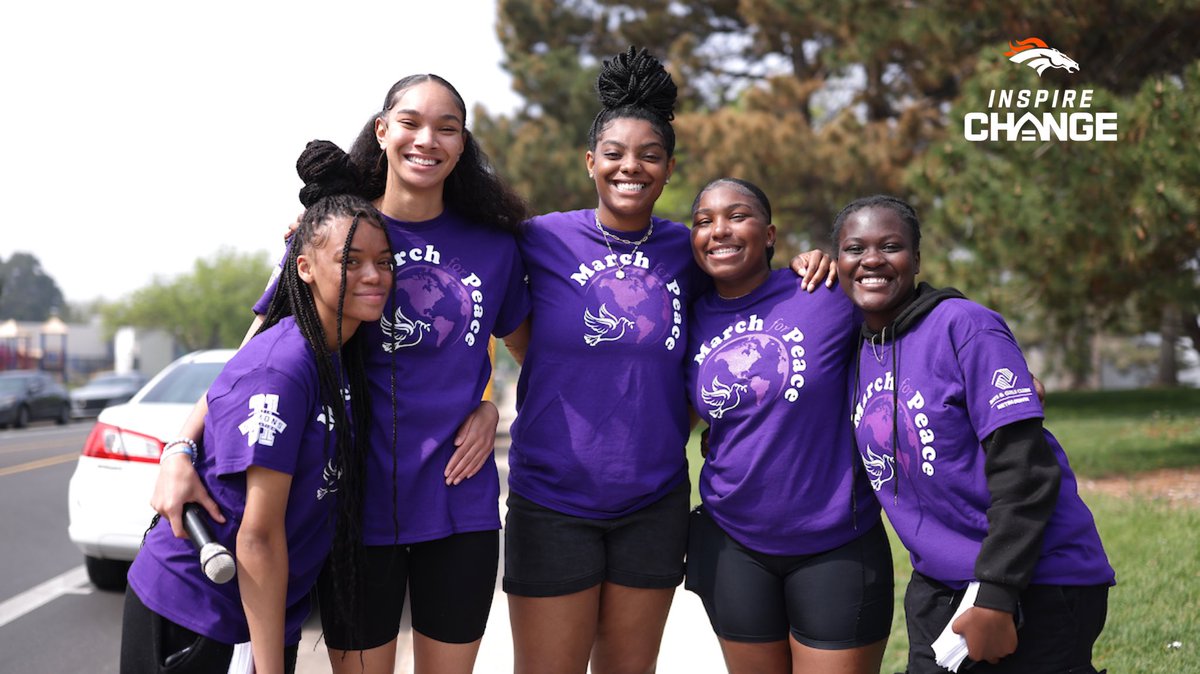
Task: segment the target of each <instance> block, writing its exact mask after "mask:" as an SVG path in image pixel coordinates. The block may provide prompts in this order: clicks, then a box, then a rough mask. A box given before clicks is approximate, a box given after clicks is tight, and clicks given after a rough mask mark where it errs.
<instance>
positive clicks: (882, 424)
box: [862, 391, 918, 469]
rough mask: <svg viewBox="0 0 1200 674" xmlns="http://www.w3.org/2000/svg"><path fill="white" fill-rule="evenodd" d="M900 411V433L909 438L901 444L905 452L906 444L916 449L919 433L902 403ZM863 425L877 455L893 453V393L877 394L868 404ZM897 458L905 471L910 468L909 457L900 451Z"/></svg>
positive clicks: (864, 412)
mask: <svg viewBox="0 0 1200 674" xmlns="http://www.w3.org/2000/svg"><path fill="white" fill-rule="evenodd" d="M899 409H900V424H899V429H898V430H899V432H901V433H904V434H905V435H906V437H907V442H906V443H903V444H901V446H900V449H901V450H903V449H904V446H905V444H907V445H908V446H909V447H916V446H918V445H917V433H916V429H914V428H913V424H912V422H911V421H910V420H909V419H908V411H907V410H906V409H905V408H904V404H903V403H901V404H900V406H899ZM862 425H863V426H864V427H865V428H866V429H867V433H868V441H869V443H870V446H871V449H872V450H874V451H875V453H876V454H880V453H883V452H887V453H889V454H890V453H891V451H892V392H891V391H887V392H884V393H876V394H875V396H874V397H873V398H872V399H871V400H870V401H868V402H867V406H866V409H865V410H864V411H863V420H862ZM897 457H898V459H899V461H900V463H901V464H903V465H904V467H905V469H907V468H908V461H909V455H908V454H907V453H906V452H904V451H900V452H897Z"/></svg>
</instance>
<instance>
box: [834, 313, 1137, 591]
mask: <svg viewBox="0 0 1200 674" xmlns="http://www.w3.org/2000/svg"><path fill="white" fill-rule="evenodd" d="M1032 382H1033V379H1032V376H1031V375H1030V374H1029V369H1028V367H1027V366H1026V364H1025V359H1024V356H1023V355H1022V354H1021V351H1020V348H1019V347H1018V346H1017V343H1016V340H1015V339H1014V338H1013V336H1012V333H1011V331H1010V330H1009V329H1008V326H1007V325H1006V324H1005V323H1004V320H1003V319H1002V318H1001V317H1000V315H999V314H996V313H995V312H993V311H991V310H989V309H987V308H985V307H982V306H980V305H978V304H975V303H973V302H970V301H968V300H962V299H950V300H945V301H943V302H941V303H940V304H938V305H937V306H936V307H934V308H933V309H932V310H931V311H930V313H929V314H928V315H927V316H925V317H924V318H922V319H920V320H919V322H918V323H917V324H916V325H915V326H913V327H912V328H911V329H910V330H909V331H908V332H907V333H905V334H902V335H901V336H900V338H899V340H898V341H897V342H895V343H894V344H893V343H888V344H886V345H884V346H882V347H881V346H880V345H879V344H877V343H876V344H874V345H872V344H871V343H870V342H869V341H864V343H863V345H862V349H861V352H860V358H859V376H858V381H857V383H856V384H857V385H856V389H855V390H856V392H857V394H856V395H857V397H856V399H855V402H854V404H855V408H854V411H853V421H854V425H855V428H856V438H857V443H858V449H859V452H860V453H861V456H862V461H863V465H864V466H865V467H866V470H867V474H868V476H869V478H870V482H871V486H872V487H873V488H874V490H875V491H876V492H877V495H878V496H879V500H880V503H881V504H882V505H883V509H884V510H885V511H886V512H887V515H888V519H889V520H890V521H891V523H892V525H893V526H894V527H895V530H896V533H897V535H898V536H899V537H900V540H901V541H902V542H903V543H904V546H905V547H906V548H908V550H909V553H910V556H911V558H912V563H913V568H915V569H916V570H918V571H920V572H921V573H923V574H925V575H927V576H930V577H931V578H934V579H936V580H939V581H941V582H943V583H946V584H948V585H951V586H952V587H962V586H964V585H965V584H966V583H967V582H969V581H971V580H973V579H974V566H975V559H976V557H977V556H978V555H979V550H980V545H981V543H982V541H983V538H984V537H985V536H986V535H987V527H988V523H987V509H988V507H989V506H990V503H991V494H990V493H989V491H988V487H987V479H986V476H985V473H984V461H985V456H984V449H983V445H982V441H983V440H984V439H985V438H987V437H988V436H989V435H990V434H991V433H992V432H993V431H994V430H996V429H997V428H1000V427H1001V426H1004V425H1006V424H1010V423H1013V422H1016V421H1021V420H1024V419H1031V418H1042V417H1043V416H1044V415H1043V411H1042V405H1041V403H1040V402H1039V401H1038V398H1037V395H1036V393H1035V392H1034V391H1033V387H1032ZM893 396H898V399H894V398H893ZM893 409H895V410H896V411H897V412H898V415H897V418H896V420H895V425H894V426H893ZM893 428H895V430H896V435H898V437H899V444H898V446H897V447H896V450H895V451H894V452H893V441H892V438H893ZM1045 433H1046V440H1047V441H1048V442H1049V444H1050V447H1051V448H1052V449H1053V451H1054V453H1055V456H1056V458H1057V459H1058V463H1059V466H1060V467H1061V469H1062V485H1061V488H1060V490H1059V496H1058V503H1057V506H1056V508H1055V511H1054V514H1053V515H1052V516H1051V519H1050V522H1049V523H1048V526H1047V529H1046V532H1045V537H1044V539H1043V542H1042V551H1041V557H1040V559H1039V561H1038V563H1037V566H1036V567H1035V569H1034V575H1033V580H1032V582H1034V583H1041V584H1057V585H1093V584H1103V583H1111V582H1113V577H1114V574H1113V570H1112V567H1110V566H1109V564H1108V558H1107V557H1106V555H1105V553H1104V548H1103V546H1102V545H1101V543H1100V537H1099V534H1098V533H1097V531H1096V525H1095V521H1094V520H1093V518H1092V514H1091V512H1090V511H1089V510H1088V508H1087V506H1086V505H1084V503H1083V501H1082V500H1081V499H1080V498H1079V493H1078V489H1077V484H1076V481H1075V474H1074V473H1073V472H1072V471H1071V468H1070V465H1069V464H1068V462H1067V457H1066V454H1065V453H1064V451H1063V448H1062V446H1061V445H1059V443H1058V441H1057V440H1056V439H1055V438H1054V436H1052V435H1051V434H1050V433H1049V431H1046V432H1045Z"/></svg>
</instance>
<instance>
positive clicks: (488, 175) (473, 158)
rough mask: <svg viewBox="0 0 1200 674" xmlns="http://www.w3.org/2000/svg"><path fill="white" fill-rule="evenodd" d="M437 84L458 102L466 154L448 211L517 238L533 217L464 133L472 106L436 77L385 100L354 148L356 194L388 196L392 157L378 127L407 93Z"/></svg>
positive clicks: (405, 83)
mask: <svg viewBox="0 0 1200 674" xmlns="http://www.w3.org/2000/svg"><path fill="white" fill-rule="evenodd" d="M425 82H434V83H436V84H438V85H440V86H442V87H443V88H445V89H446V91H448V92H450V95H451V96H453V97H454V102H455V105H456V106H457V107H458V111H459V112H460V113H461V114H462V122H463V124H464V130H463V140H464V143H463V153H462V156H461V157H459V159H458V163H457V164H456V165H455V166H454V170H452V171H450V175H449V176H448V177H447V178H446V183H445V186H444V187H443V191H442V199H443V200H444V201H445V204H446V206H447V207H448V208H450V209H452V210H453V211H454V212H455V213H458V214H459V215H461V216H463V217H465V218H467V219H468V220H471V221H474V222H480V223H484V224H490V225H493V226H495V227H498V228H499V229H502V230H504V231H507V232H517V231H519V230H520V227H521V223H523V222H524V221H525V219H526V217H528V209H527V206H526V204H525V200H524V199H522V198H521V197H520V196H519V195H518V194H517V193H516V192H515V191H513V189H512V188H511V187H509V186H508V184H507V183H505V182H504V181H503V180H502V179H501V178H500V176H499V175H497V174H496V171H495V169H494V168H493V167H492V163H491V160H489V159H488V156H487V154H486V153H485V152H484V151H483V148H481V147H480V146H479V143H478V142H477V141H476V140H475V136H474V135H472V134H471V132H470V131H467V130H466V129H465V125H466V121H467V104H466V102H464V101H463V97H462V95H460V94H459V93H458V90H457V89H455V88H454V85H452V84H450V83H449V82H447V81H446V80H445V79H443V78H441V77H438V76H437V75H433V74H417V75H409V76H408V77H405V78H403V79H401V80H400V81H398V82H396V83H395V84H393V85H392V88H391V89H388V92H387V95H386V96H385V97H384V99H383V107H382V108H381V109H380V111H379V112H377V113H375V114H373V115H371V117H370V119H368V120H367V123H366V124H364V125H363V128H362V130H361V131H359V133H358V137H357V138H356V139H355V140H354V145H352V146H351V147H350V163H351V164H352V165H353V167H354V170H355V171H357V172H358V174H359V176H360V180H361V186H360V188H359V189H358V190H357V191H356V192H355V193H356V194H358V195H360V196H362V197H364V198H366V199H376V198H378V197H380V196H382V195H383V192H384V189H385V187H386V186H387V171H388V166H387V155H386V154H384V152H383V150H382V149H381V148H380V147H379V141H378V140H377V139H376V137H375V121H376V120H377V119H385V121H386V117H387V113H388V112H389V111H390V110H391V109H392V108H393V107H394V106H395V105H396V102H397V101H398V100H400V97H401V96H403V95H404V92H406V91H408V90H409V89H411V88H413V87H415V86H417V85H419V84H423V83H425Z"/></svg>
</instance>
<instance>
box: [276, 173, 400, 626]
mask: <svg viewBox="0 0 1200 674" xmlns="http://www.w3.org/2000/svg"><path fill="white" fill-rule="evenodd" d="M334 217H350V218H351V224H350V227H349V229H348V231H347V235H346V241H345V243H344V244H343V249H342V266H341V276H340V284H339V289H338V308H337V328H336V329H337V333H336V344H337V349H336V350H335V353H337V354H340V357H339V358H338V359H337V360H335V358H334V355H333V354H331V353H330V351H329V349H328V347H327V346H326V344H327V343H328V341H327V335H326V334H325V330H324V328H323V327H322V325H321V321H320V316H319V314H318V313H317V308H316V302H315V299H314V298H313V294H312V290H311V288H310V287H309V286H308V284H306V283H304V282H303V281H302V280H301V279H300V276H299V273H298V266H297V259H298V257H299V255H300V254H301V253H302V251H304V250H306V249H311V248H313V247H319V246H321V245H322V244H323V243H324V239H325V237H326V236H328V229H329V227H328V224H329V222H330V219H331V218H334ZM362 220H367V221H368V222H369V223H370V224H371V225H372V226H376V227H382V224H381V223H380V221H379V219H378V215H377V214H376V213H375V210H374V208H372V206H371V205H370V204H369V203H368V202H366V201H363V200H362V199H359V198H357V197H352V196H346V195H343V196H333V197H326V198H322V199H320V200H318V201H317V202H316V203H314V204H313V205H311V206H310V207H309V209H308V210H307V211H306V212H305V214H304V216H303V218H302V219H301V223H300V227H299V229H298V230H297V232H296V234H295V235H294V237H293V241H292V245H291V247H290V248H289V251H288V256H287V259H286V260H285V262H284V268H283V272H282V274H281V275H280V281H279V287H278V288H277V290H276V293H275V295H274V296H273V297H272V300H271V303H270V306H269V307H268V309H267V313H266V316H265V317H264V320H263V325H262V327H261V328H260V329H259V332H262V331H263V330H266V329H267V328H269V327H271V326H273V325H275V324H276V323H278V322H279V320H280V319H282V318H283V317H285V316H289V315H290V316H293V317H294V320H295V322H296V326H297V328H298V329H299V331H300V333H301V335H303V336H304V338H305V341H306V342H307V343H308V345H309V348H310V350H311V351H312V354H313V356H314V362H315V364H316V368H317V377H318V382H319V398H320V402H321V405H322V407H323V408H324V411H325V413H326V415H327V419H329V421H328V423H327V424H326V435H325V442H326V445H325V446H326V451H325V454H326V461H327V462H328V463H327V465H328V466H329V467H332V469H333V470H334V472H335V474H336V475H337V482H338V488H337V509H336V511H335V516H334V518H335V521H334V540H333V549H332V551H331V553H330V556H329V563H330V565H331V572H332V575H333V578H334V598H333V600H334V601H333V603H334V606H335V610H336V611H337V612H338V613H339V614H340V615H341V616H342V618H343V619H344V620H345V621H346V623H347V625H348V626H349V628H350V632H351V634H354V633H355V632H357V629H358V625H359V624H360V623H361V620H362V616H361V615H360V607H361V603H360V596H361V588H360V587H359V584H360V583H359V578H360V577H359V570H360V569H361V568H362V561H363V546H362V535H361V532H362V509H363V499H362V489H363V477H364V474H365V462H366V447H367V438H368V435H367V430H366V429H367V427H368V424H369V418H368V417H369V410H370V404H369V398H368V396H369V393H368V392H367V385H366V374H365V368H364V367H363V366H362V363H363V356H362V351H363V347H362V340H360V339H351V340H350V343H349V344H347V345H343V343H342V310H343V307H344V303H345V292H346V263H345V261H346V260H347V259H348V252H349V247H350V245H351V242H352V241H353V238H354V232H355V231H356V230H357V228H358V225H359V224H360V222H361V221H362ZM347 359H349V361H350V364H349V365H348V364H347V363H346V362H345V361H346V360H347ZM347 389H348V391H349V393H350V397H351V399H350V403H351V406H352V411H353V414H352V416H348V415H347V410H346V403H347V400H346V397H345V395H344V394H343V391H345V390H347ZM331 440H332V442H333V445H334V446H333V451H332V452H331V451H330V448H329V443H330V441H331Z"/></svg>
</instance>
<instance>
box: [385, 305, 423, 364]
mask: <svg viewBox="0 0 1200 674" xmlns="http://www.w3.org/2000/svg"><path fill="white" fill-rule="evenodd" d="M379 326H380V327H381V328H383V334H385V335H387V336H388V337H390V338H391V339H392V341H391V342H390V343H385V344H384V345H383V350H384V351H386V352H388V353H391V352H392V351H396V350H399V349H403V348H405V347H408V346H416V345H417V344H420V343H421V338H422V337H424V336H425V333H427V332H429V328H430V324H429V323H427V322H425V321H414V320H411V319H409V318H408V317H407V316H405V315H404V310H403V308H401V307H396V314H395V316H393V317H392V320H390V321H389V320H388V319H387V316H380V317H379Z"/></svg>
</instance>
